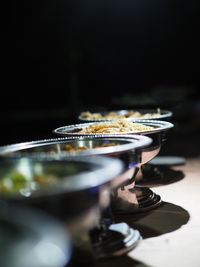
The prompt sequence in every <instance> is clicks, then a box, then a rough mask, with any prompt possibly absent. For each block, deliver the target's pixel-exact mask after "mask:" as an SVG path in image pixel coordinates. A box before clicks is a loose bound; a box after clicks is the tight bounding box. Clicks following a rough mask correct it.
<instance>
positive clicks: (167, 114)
mask: <svg viewBox="0 0 200 267" xmlns="http://www.w3.org/2000/svg"><path fill="white" fill-rule="evenodd" d="M126 111H128V110H124V109H123V110H111V112H126ZM137 111H138V112H141V113H153V112H155V110H153V109H146V110H145V109H137ZM107 112H110V111H106V112H99V113H100V114H104V113H107ZM172 115H173V112H172V111H170V110H161V115H158V116H153V117H145V118H124V120H131V119H133V120H155V119H164V118H169V117H172ZM78 119H79V120H80V121H83V122H101V121H112V119H99V120H98V119H87V118H84V117H82V116H81V115H79V116H78Z"/></svg>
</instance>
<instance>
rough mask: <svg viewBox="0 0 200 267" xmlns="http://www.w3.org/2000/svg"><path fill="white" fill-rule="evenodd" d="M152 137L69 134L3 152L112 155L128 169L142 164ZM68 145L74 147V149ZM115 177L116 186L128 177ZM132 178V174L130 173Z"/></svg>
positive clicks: (21, 144) (17, 146) (19, 144)
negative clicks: (69, 149)
mask: <svg viewBox="0 0 200 267" xmlns="http://www.w3.org/2000/svg"><path fill="white" fill-rule="evenodd" d="M151 142H152V139H151V138H150V137H147V136H142V135H107V136H104V135H96V136H70V137H65V138H54V139H46V140H37V141H30V142H24V143H18V144H12V145H7V146H2V147H0V155H8V154H14V153H15V154H17V153H20V154H22V155H25V154H27V155H29V154H30V153H49V154H57V155H59V154H65V153H66V155H68V156H69V155H71V156H76V157H80V156H81V157H88V156H95V155H98V156H99V155H101V156H102V155H103V156H112V157H115V158H119V159H120V160H122V161H123V162H124V164H125V168H126V169H132V172H133V171H134V168H135V166H136V165H137V164H140V161H141V158H142V159H143V158H144V156H143V154H142V153H141V152H142V151H143V150H142V149H144V148H146V147H149V145H150V144H151ZM67 147H70V148H72V149H71V151H68V150H67ZM120 177H121V178H122V176H118V179H116V177H113V179H112V181H111V184H112V187H116V186H117V185H119V184H120V183H122V182H123V181H124V180H126V177H125V176H124V175H123V178H122V179H120ZM129 178H131V177H129Z"/></svg>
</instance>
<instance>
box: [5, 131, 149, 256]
mask: <svg viewBox="0 0 200 267" xmlns="http://www.w3.org/2000/svg"><path fill="white" fill-rule="evenodd" d="M151 142H152V139H151V138H149V137H147V136H142V135H107V136H104V135H97V136H71V137H65V138H55V139H48V140H38V141H31V142H24V143H19V144H13V145H7V146H3V147H0V154H1V155H10V154H12V155H13V154H16V155H18V154H20V155H30V154H32V153H34V154H35V153H48V154H52V155H56V156H57V157H59V155H62V156H64V155H68V156H69V155H71V157H75V158H76V157H78V158H80V157H83V158H85V157H92V158H93V157H96V156H100V155H101V156H102V155H103V156H107V157H108V159H109V158H110V156H112V158H117V159H119V160H121V161H122V162H123V163H124V166H125V168H124V171H123V172H122V173H120V174H119V175H117V176H115V174H116V171H115V170H114V169H113V171H112V174H113V179H112V180H111V181H110V183H109V186H110V188H111V189H112V192H111V195H110V196H111V202H115V200H114V199H117V198H118V197H117V190H118V188H119V187H120V186H122V185H125V184H127V183H129V180H131V179H132V177H133V175H134V172H135V169H136V166H137V164H140V160H141V151H142V149H143V148H144V147H147V146H149V145H150V144H151ZM66 146H67V148H68V147H69V146H70V148H73V149H72V151H70V152H68V151H67V150H66ZM83 148H84V150H82V149H83ZM111 169H112V168H111ZM102 175H103V176H104V174H102ZM105 197H106V196H105V195H104V196H103V198H102V202H103V200H104V202H105ZM82 202H83V203H84V199H83V200H82ZM135 204H136V206H137V203H135ZM111 205H112V204H111ZM104 206H105V204H104ZM132 206H134V203H132ZM110 211H111V209H110V208H108V209H106V208H105V209H104V210H103V211H102V218H100V221H101V225H102V224H103V222H105V220H106V231H103V232H102V230H100V231H99V230H98V231H97V229H95V231H94V230H93V231H92V233H91V239H92V243H93V244H94V246H95V249H96V250H97V251H98V253H96V255H97V256H98V257H100V258H101V257H108V256H110V255H112V256H116V255H120V254H124V253H126V252H127V251H129V250H130V249H132V248H134V247H135V246H136V244H137V243H138V241H139V240H140V233H139V232H138V231H137V230H134V229H132V228H130V227H129V226H128V225H127V224H125V223H123V222H122V223H120V224H113V223H112V218H113V216H112V214H111V213H110ZM98 218H99V217H98ZM108 221H109V223H108ZM104 228H105V224H104ZM124 229H126V231H125V230H124ZM99 236H100V237H99Z"/></svg>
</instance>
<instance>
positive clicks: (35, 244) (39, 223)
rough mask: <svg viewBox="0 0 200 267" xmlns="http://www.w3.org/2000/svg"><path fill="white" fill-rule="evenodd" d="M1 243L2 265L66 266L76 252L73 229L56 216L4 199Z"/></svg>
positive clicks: (2, 203)
mask: <svg viewBox="0 0 200 267" xmlns="http://www.w3.org/2000/svg"><path fill="white" fill-rule="evenodd" d="M0 246H1V249H0V263H1V266H2V267H11V266H12V267H27V266H29V267H38V266H40V267H47V266H48V267H64V266H67V265H68V263H69V261H70V258H71V253H72V251H71V250H72V244H71V238H70V235H69V232H68V231H67V228H66V227H64V226H63V225H62V224H61V223H60V222H58V221H57V220H56V219H55V218H53V217H52V216H49V215H47V214H46V213H44V212H39V211H38V210H35V209H30V208H29V209H27V207H23V206H18V205H10V204H9V205H8V204H6V203H4V202H2V201H1V208H0Z"/></svg>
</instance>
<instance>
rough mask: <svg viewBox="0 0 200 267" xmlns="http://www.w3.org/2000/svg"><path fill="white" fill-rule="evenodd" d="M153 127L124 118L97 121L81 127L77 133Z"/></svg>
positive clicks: (123, 130) (150, 128) (142, 129)
mask: <svg viewBox="0 0 200 267" xmlns="http://www.w3.org/2000/svg"><path fill="white" fill-rule="evenodd" d="M152 129H154V127H151V126H147V125H144V124H142V123H134V122H131V121H125V120H116V121H112V122H98V123H93V124H90V125H89V126H87V127H85V128H83V129H82V130H81V131H79V133H116V132H134V131H145V130H152Z"/></svg>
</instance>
